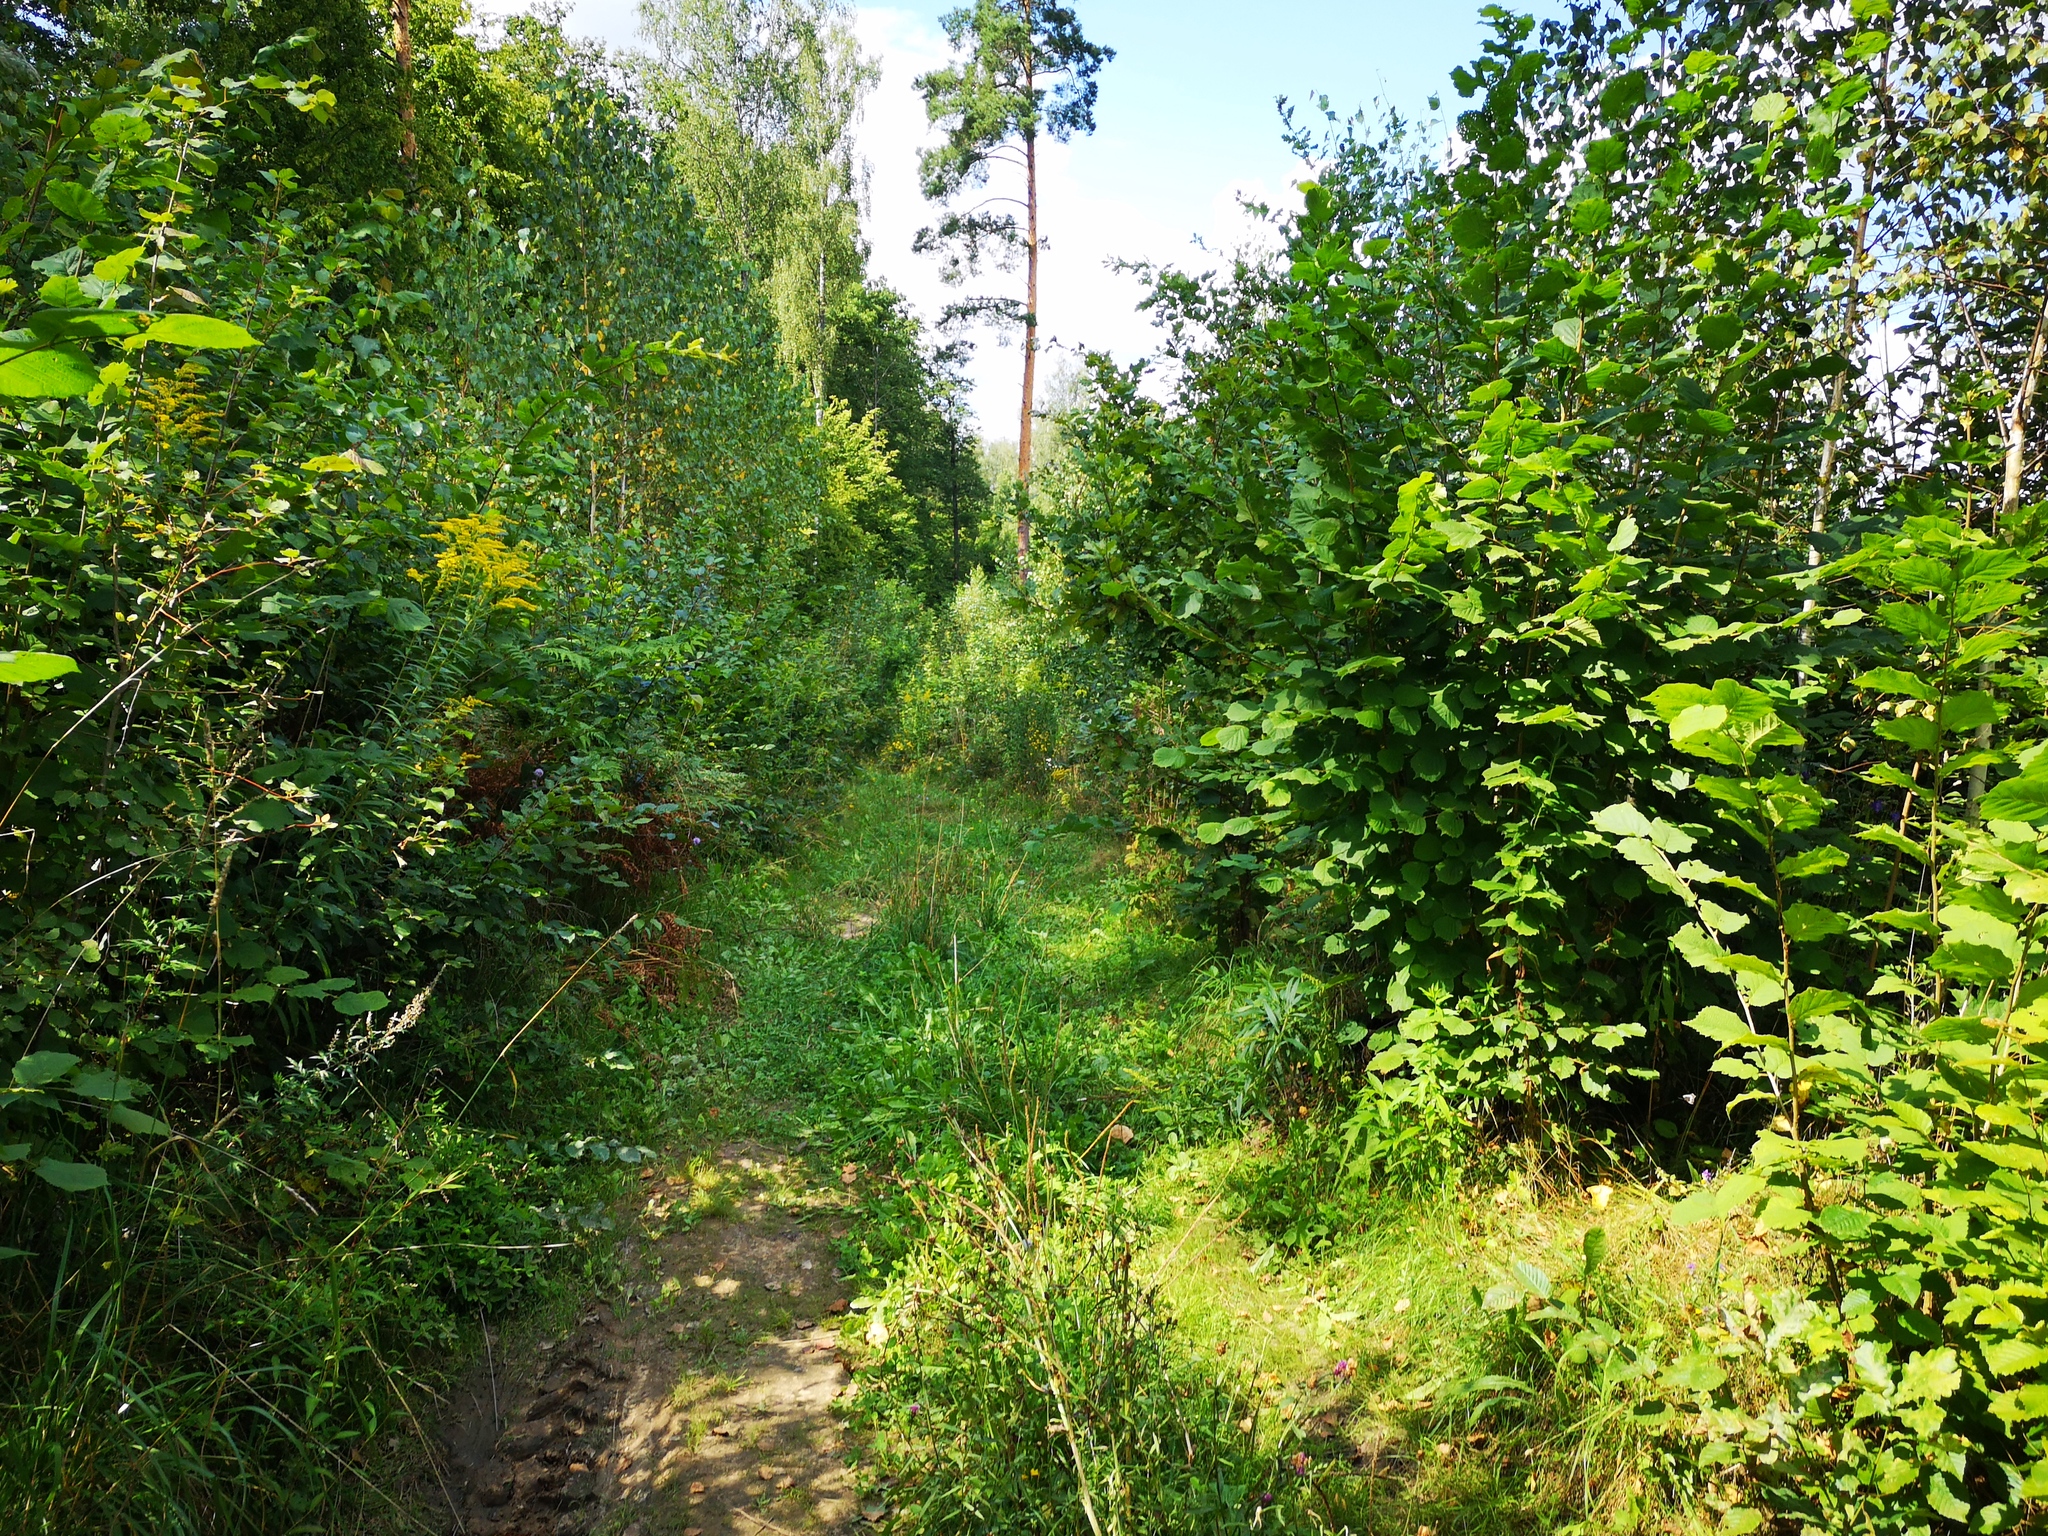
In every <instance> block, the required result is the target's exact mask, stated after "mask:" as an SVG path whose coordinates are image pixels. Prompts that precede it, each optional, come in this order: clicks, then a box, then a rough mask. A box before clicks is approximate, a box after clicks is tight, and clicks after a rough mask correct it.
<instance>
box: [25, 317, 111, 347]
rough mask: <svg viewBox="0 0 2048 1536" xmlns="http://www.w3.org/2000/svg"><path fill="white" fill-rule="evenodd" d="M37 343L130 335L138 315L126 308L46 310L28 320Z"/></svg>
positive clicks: (29, 330) (29, 328) (29, 329)
mask: <svg viewBox="0 0 2048 1536" xmlns="http://www.w3.org/2000/svg"><path fill="white" fill-rule="evenodd" d="M26 329H27V330H28V332H29V334H30V335H32V336H34V337H35V338H36V340H38V341H90V340H91V339H92V338H94V337H96V336H131V335H133V334H134V333H135V316H134V315H133V314H132V313H130V312H129V311H127V310H124V309H45V310H39V311H37V312H36V313H35V314H33V315H30V316H29V317H28V324H27V326H26Z"/></svg>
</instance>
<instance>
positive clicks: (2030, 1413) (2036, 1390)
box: [1991, 1381, 2048, 1424]
mask: <svg viewBox="0 0 2048 1536" xmlns="http://www.w3.org/2000/svg"><path fill="white" fill-rule="evenodd" d="M1991 1411H1992V1412H1993V1413H1995V1414H1997V1415H1998V1416H1999V1417H2000V1418H2001V1419H2004V1420H2005V1421H2006V1422H2007V1423H2008V1424H2024V1423H2026V1422H2028V1421H2030V1420H2033V1419H2048V1381H2033V1382H2028V1383H2027V1385H2025V1386H2023V1387H2018V1388H2016V1389H2014V1390H2013V1391H2010V1392H1999V1393H1996V1394H1994V1395H1993V1397H1992V1399H1991Z"/></svg>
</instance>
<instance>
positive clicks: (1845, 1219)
mask: <svg viewBox="0 0 2048 1536" xmlns="http://www.w3.org/2000/svg"><path fill="white" fill-rule="evenodd" d="M1814 1220H1815V1222H1816V1223H1817V1224H1818V1225H1819V1227H1820V1229H1821V1231H1823V1232H1825V1233H1827V1235H1828V1236H1829V1237H1832V1238H1835V1239H1837V1240H1839V1241H1841V1242H1845V1243H1854V1242H1860V1241H1861V1240H1862V1239H1864V1238H1866V1237H1868V1236H1869V1235H1870V1229H1871V1226H1872V1225H1873V1223H1872V1221H1871V1217H1870V1213H1869V1212H1868V1211H1859V1210H1858V1209H1856V1207H1855V1206H1853V1205H1824V1206H1822V1207H1821V1209H1820V1213H1819V1215H1817V1216H1816V1217H1815V1218H1814Z"/></svg>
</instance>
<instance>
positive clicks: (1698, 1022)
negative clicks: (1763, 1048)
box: [1685, 1007, 1750, 1047]
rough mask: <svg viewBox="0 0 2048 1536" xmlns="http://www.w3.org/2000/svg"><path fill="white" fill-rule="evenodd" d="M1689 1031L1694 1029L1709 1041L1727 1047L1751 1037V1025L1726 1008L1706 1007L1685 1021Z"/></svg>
mask: <svg viewBox="0 0 2048 1536" xmlns="http://www.w3.org/2000/svg"><path fill="white" fill-rule="evenodd" d="M1685 1023H1686V1027H1687V1028H1688V1029H1694V1030H1697V1031H1699V1033H1701V1034H1703V1035H1705V1036H1706V1037H1707V1038H1708V1039H1709V1040H1712V1041H1714V1042H1715V1043H1717V1044H1719V1045H1721V1046H1723V1047H1726V1046H1730V1045H1733V1044H1734V1043H1735V1042H1736V1041H1737V1040H1742V1039H1746V1038H1748V1036H1749V1033H1750V1029H1749V1025H1748V1024H1746V1023H1744V1022H1743V1020H1742V1019H1740V1018H1739V1017H1737V1016H1736V1015H1735V1014H1733V1013H1730V1012H1729V1011H1728V1010H1727V1009H1726V1008H1716V1007H1706V1008H1702V1009H1701V1010H1700V1011H1699V1012H1698V1013H1696V1014H1694V1015H1693V1016H1692V1017H1691V1018H1689V1019H1687V1020H1686V1021H1685Z"/></svg>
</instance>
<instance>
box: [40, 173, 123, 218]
mask: <svg viewBox="0 0 2048 1536" xmlns="http://www.w3.org/2000/svg"><path fill="white" fill-rule="evenodd" d="M43 196H44V197H46V198H48V199H49V202H50V206H51V207H52V208H55V209H56V210H57V211H58V212H59V213H61V214H63V215H64V217H66V218H67V219H75V220H77V221H78V222H79V223H81V224H97V223H99V222H100V220H102V219H104V218H105V217H106V216H107V212H108V209H107V200H106V199H105V198H103V197H101V196H100V195H99V193H97V192H95V191H93V190H92V188H90V187H87V186H84V185H81V184H80V183H78V182H75V181H53V182H51V183H50V184H49V185H48V186H46V187H44V188H43Z"/></svg>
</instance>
